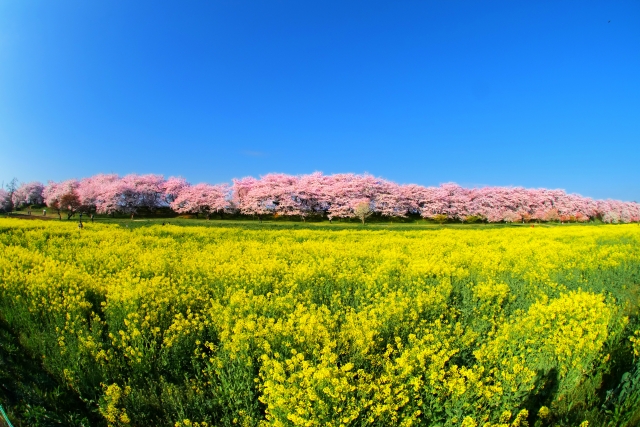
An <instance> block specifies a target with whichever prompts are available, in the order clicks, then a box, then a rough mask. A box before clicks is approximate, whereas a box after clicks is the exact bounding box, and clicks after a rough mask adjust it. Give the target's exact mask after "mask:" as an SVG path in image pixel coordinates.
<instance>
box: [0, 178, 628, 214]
mask: <svg viewBox="0 0 640 427" xmlns="http://www.w3.org/2000/svg"><path fill="white" fill-rule="evenodd" d="M39 204H46V205H47V206H49V207H50V208H52V209H54V210H57V212H58V214H60V213H61V211H64V212H66V213H67V215H68V217H69V218H70V217H71V216H72V215H73V214H74V213H76V212H87V213H89V212H97V213H106V214H112V213H116V212H118V213H125V214H130V215H134V214H136V213H138V212H140V211H141V210H151V211H153V210H154V209H157V208H162V207H169V208H171V209H172V210H173V211H175V212H177V213H180V214H185V213H189V214H202V215H204V216H206V217H207V218H209V217H210V216H211V215H213V214H220V215H222V214H223V213H241V214H245V215H255V216H258V217H261V216H263V215H279V216H291V217H299V218H302V219H303V220H306V218H308V217H311V216H326V217H328V218H350V217H355V216H356V215H357V211H358V210H360V211H361V210H362V207H363V206H366V207H367V208H368V210H370V211H371V212H373V213H376V214H379V215H381V216H387V217H406V216H408V215H420V216H422V217H423V218H432V219H436V220H447V219H449V220H458V221H467V222H470V221H477V220H485V221H488V222H502V221H504V222H515V221H532V220H534V221H578V222H584V221H588V220H590V219H593V218H599V219H601V220H602V221H604V222H608V223H618V222H637V221H639V220H640V205H639V204H638V203H635V202H621V201H617V200H593V199H591V198H588V197H582V196H580V195H577V194H567V193H566V192H564V191H563V190H547V189H525V188H521V187H482V188H463V187H460V186H459V185H457V184H452V183H448V184H442V185H440V186H438V187H424V186H420V185H415V184H408V185H399V184H396V183H394V182H391V181H387V180H384V179H380V178H376V177H374V176H372V175H367V174H365V175H355V174H336V175H323V174H322V173H313V174H310V175H301V176H292V175H286V174H269V175H266V176H264V177H262V178H260V179H256V178H253V177H247V178H242V179H234V180H233V184H232V185H228V184H216V185H211V184H205V183H201V184H196V185H191V184H189V183H188V182H187V181H186V180H184V179H183V178H175V177H171V178H169V179H166V180H165V179H164V178H163V177H162V176H160V175H136V174H131V175H126V176H124V177H119V176H118V175H115V174H108V175H105V174H99V175H95V176H92V177H89V178H84V179H81V180H75V179H71V180H67V181H62V182H49V183H48V184H47V185H42V184H40V183H38V182H30V183H25V184H22V185H20V186H16V187H15V188H13V191H11V192H8V191H6V190H0V209H3V210H10V209H11V208H12V207H13V206H15V207H19V206H23V205H39Z"/></svg>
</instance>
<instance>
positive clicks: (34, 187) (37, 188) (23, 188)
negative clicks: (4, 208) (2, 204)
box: [12, 181, 44, 208]
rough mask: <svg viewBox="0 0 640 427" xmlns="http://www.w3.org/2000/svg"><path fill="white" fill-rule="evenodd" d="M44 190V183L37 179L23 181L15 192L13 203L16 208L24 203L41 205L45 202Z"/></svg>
mask: <svg viewBox="0 0 640 427" xmlns="http://www.w3.org/2000/svg"><path fill="white" fill-rule="evenodd" d="M43 191H44V185H42V184H41V183H39V182H37V181H33V182H29V183H23V184H21V185H20V186H19V187H18V188H17V189H16V190H15V192H14V193H13V197H12V202H13V205H14V206H15V207H16V208H19V207H21V206H24V205H41V204H43V203H44V199H43V197H42V192H43Z"/></svg>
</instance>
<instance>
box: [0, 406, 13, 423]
mask: <svg viewBox="0 0 640 427" xmlns="http://www.w3.org/2000/svg"><path fill="white" fill-rule="evenodd" d="M0 414H2V417H3V418H4V420H5V421H6V422H7V425H8V426H9V427H13V424H11V421H9V417H8V416H7V413H6V412H4V408H3V407H2V405H0Z"/></svg>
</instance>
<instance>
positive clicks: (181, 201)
mask: <svg viewBox="0 0 640 427" xmlns="http://www.w3.org/2000/svg"><path fill="white" fill-rule="evenodd" d="M229 193H230V187H229V185H228V184H218V185H210V184H204V183H203V184H197V185H194V186H185V187H182V189H181V190H180V192H179V193H178V195H177V197H176V198H175V200H174V201H173V202H171V209H173V210H174V211H175V212H177V213H192V214H196V215H198V214H204V215H206V217H207V219H210V218H211V215H212V214H213V213H216V212H217V213H220V214H222V213H223V212H224V211H225V210H226V209H228V208H229Z"/></svg>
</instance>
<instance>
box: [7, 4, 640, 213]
mask: <svg viewBox="0 0 640 427" xmlns="http://www.w3.org/2000/svg"><path fill="white" fill-rule="evenodd" d="M609 21H611V22H609ZM639 157H640V2H638V1H636V0H633V1H615V2H611V1H606V2H605V1H602V2H588V1H575V2H569V1H548V2H545V1H527V2H522V1H504V2H490V1H470V2H462V1H439V2H426V1H400V2H398V1H389V2H372V1H348V2H344V1H339V2H338V1H336V2H333V1H313V2H310V1H303V2H301V1H255V2H248V1H242V0H239V1H224V2H220V1H201V2H197V1H187V2H183V1H181V2H178V1H173V2H158V1H148V2H145V1H135V2H134V1H115V0H109V1H107V0H103V1H84V0H82V1H64V0H60V1H28V0H2V1H0V180H4V181H5V182H6V181H7V180H9V179H10V178H12V177H14V176H15V177H17V178H19V179H20V180H21V181H30V180H41V181H46V180H47V179H54V180H61V179H66V178H71V177H77V178H80V177H84V176H89V175H93V174H96V173H100V172H116V173H119V174H126V173H130V172H137V173H158V174H163V175H165V176H169V175H181V176H183V177H185V178H187V179H188V180H189V181H191V182H194V183H196V182H200V181H206V182H211V183H215V182H224V181H229V180H230V179H231V178H233V177H242V176H246V175H253V176H259V175H262V174H266V173H268V172H285V173H290V174H302V173H310V172H313V171H323V172H325V173H337V172H356V173H362V172H365V171H366V172H369V173H372V174H374V175H376V176H382V177H384V178H387V179H391V180H394V181H397V182H399V183H418V184H423V185H437V184H439V183H441V182H448V181H455V182H458V183H460V184H462V185H467V186H473V185H485V184H488V185H520V186H526V187H549V188H564V189H566V190H567V191H569V192H577V193H580V194H583V195H586V196H592V197H596V198H608V197H611V198H618V199H622V200H638V201H640V164H639V161H638V160H639Z"/></svg>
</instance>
